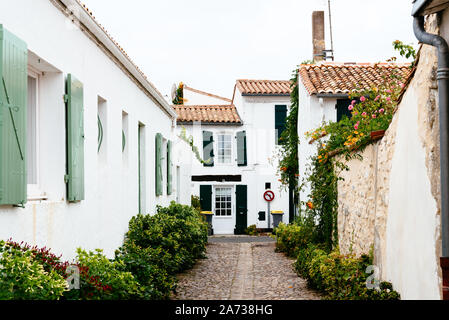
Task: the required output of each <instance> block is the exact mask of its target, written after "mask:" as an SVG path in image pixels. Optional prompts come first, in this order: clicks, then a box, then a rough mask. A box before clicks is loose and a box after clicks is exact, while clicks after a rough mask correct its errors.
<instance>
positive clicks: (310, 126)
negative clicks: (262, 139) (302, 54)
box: [298, 78, 337, 201]
mask: <svg viewBox="0 0 449 320" xmlns="http://www.w3.org/2000/svg"><path fill="white" fill-rule="evenodd" d="M298 83H299V85H298V87H299V89H298V90H299V108H298V136H299V142H300V143H299V146H298V160H299V181H300V184H301V183H303V184H304V185H303V188H302V189H301V191H300V194H299V197H300V201H307V200H308V197H309V194H310V185H309V183H308V182H307V181H306V180H305V179H306V178H307V176H308V168H309V166H310V158H311V157H312V156H314V155H315V154H316V152H317V145H316V143H313V144H309V141H310V140H311V139H310V138H306V136H305V133H306V132H312V131H314V130H315V129H317V128H318V127H319V126H321V125H322V124H323V122H328V121H334V122H335V121H337V111H336V109H335V105H336V103H337V99H335V98H317V97H316V96H314V95H312V96H310V95H309V93H308V92H307V90H306V88H305V87H304V85H303V83H302V80H301V78H298Z"/></svg>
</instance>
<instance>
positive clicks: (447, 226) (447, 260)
mask: <svg viewBox="0 0 449 320" xmlns="http://www.w3.org/2000/svg"><path fill="white" fill-rule="evenodd" d="M413 32H414V33H415V36H416V38H417V39H418V40H419V41H420V42H422V43H424V44H428V45H431V46H434V47H436V48H437V50H438V70H437V80H438V99H439V117H440V170H441V171H440V173H441V240H442V258H441V268H442V271H443V299H444V300H447V299H449V99H448V98H449V96H448V95H449V47H448V44H447V42H446V40H444V38H442V37H440V36H439V35H436V34H430V33H427V32H426V31H425V29H424V17H423V16H418V17H415V18H414V21H413Z"/></svg>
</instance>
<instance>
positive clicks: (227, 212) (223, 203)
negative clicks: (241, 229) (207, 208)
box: [212, 187, 235, 234]
mask: <svg viewBox="0 0 449 320" xmlns="http://www.w3.org/2000/svg"><path fill="white" fill-rule="evenodd" d="M233 190H234V188H233V187H215V192H214V198H213V199H214V213H215V214H214V217H213V222H212V224H213V228H214V234H234V228H235V215H234V206H233V203H234V201H233V200H234V197H233Z"/></svg>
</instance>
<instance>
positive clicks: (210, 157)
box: [203, 131, 214, 167]
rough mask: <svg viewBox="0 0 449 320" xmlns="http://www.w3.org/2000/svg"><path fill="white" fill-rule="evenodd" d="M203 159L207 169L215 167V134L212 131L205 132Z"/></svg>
mask: <svg viewBox="0 0 449 320" xmlns="http://www.w3.org/2000/svg"><path fill="white" fill-rule="evenodd" d="M203 159H204V161H205V163H204V166H205V167H213V166H214V134H213V133H212V132H211V131H203Z"/></svg>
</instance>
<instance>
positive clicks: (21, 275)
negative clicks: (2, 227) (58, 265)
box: [0, 241, 67, 300]
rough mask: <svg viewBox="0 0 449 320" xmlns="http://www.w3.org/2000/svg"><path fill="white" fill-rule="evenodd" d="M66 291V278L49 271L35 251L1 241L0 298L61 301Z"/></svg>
mask: <svg viewBox="0 0 449 320" xmlns="http://www.w3.org/2000/svg"><path fill="white" fill-rule="evenodd" d="M66 290H67V282H66V281H65V280H64V278H63V277H62V276H61V275H59V274H58V273H57V272H56V271H54V270H51V271H49V272H47V271H45V270H44V267H43V266H42V264H40V263H39V262H37V261H35V260H34V254H33V252H31V251H30V250H28V251H23V250H21V249H20V248H16V247H14V246H10V245H8V244H7V243H5V242H4V241H0V300H13V299H14V300H57V299H59V298H60V297H61V296H62V295H63V293H64V291H66Z"/></svg>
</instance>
